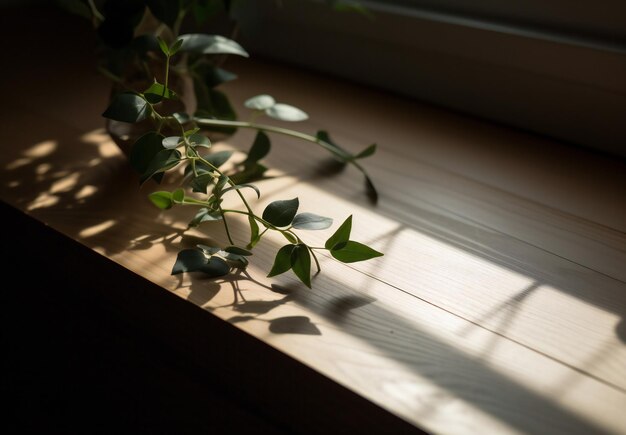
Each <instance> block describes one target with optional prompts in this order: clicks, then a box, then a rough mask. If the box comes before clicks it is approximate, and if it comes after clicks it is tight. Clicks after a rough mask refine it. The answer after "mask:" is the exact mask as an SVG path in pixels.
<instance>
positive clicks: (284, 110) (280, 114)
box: [265, 103, 309, 122]
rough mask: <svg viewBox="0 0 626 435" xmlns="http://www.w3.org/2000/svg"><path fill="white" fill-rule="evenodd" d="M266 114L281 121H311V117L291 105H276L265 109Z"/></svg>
mask: <svg viewBox="0 0 626 435" xmlns="http://www.w3.org/2000/svg"><path fill="white" fill-rule="evenodd" d="M265 113H266V114H267V115H268V116H271V117H272V118H274V119H279V120H281V121H289V122H298V121H304V120H305V119H309V115H307V114H306V113H305V112H303V111H302V110H300V109H298V108H297V107H294V106H290V105H289V104H280V103H279V104H274V105H273V106H272V107H268V108H267V109H265Z"/></svg>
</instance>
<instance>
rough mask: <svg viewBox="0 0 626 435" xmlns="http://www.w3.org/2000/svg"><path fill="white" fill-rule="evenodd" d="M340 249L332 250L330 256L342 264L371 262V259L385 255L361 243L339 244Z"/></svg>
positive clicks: (350, 241)
mask: <svg viewBox="0 0 626 435" xmlns="http://www.w3.org/2000/svg"><path fill="white" fill-rule="evenodd" d="M337 246H338V247H339V246H340V248H339V249H332V250H331V251H330V255H332V256H333V257H335V258H336V259H337V260H339V261H341V262H342V263H355V262H357V261H364V260H369V259H370V258H374V257H380V256H382V255H383V254H382V253H380V252H378V251H375V250H374V249H372V248H370V247H369V246H366V245H364V244H362V243H359V242H354V241H352V240H349V241H347V242H346V243H345V244H339V245H337Z"/></svg>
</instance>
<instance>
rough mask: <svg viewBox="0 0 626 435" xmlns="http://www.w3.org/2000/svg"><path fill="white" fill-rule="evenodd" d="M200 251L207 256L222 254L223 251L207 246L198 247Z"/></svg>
mask: <svg viewBox="0 0 626 435" xmlns="http://www.w3.org/2000/svg"><path fill="white" fill-rule="evenodd" d="M196 246H197V247H198V248H199V249H201V250H202V251H203V252H204V253H205V254H207V255H213V254H217V253H218V252H220V251H221V250H222V249H221V248H217V247H215V246H207V245H196Z"/></svg>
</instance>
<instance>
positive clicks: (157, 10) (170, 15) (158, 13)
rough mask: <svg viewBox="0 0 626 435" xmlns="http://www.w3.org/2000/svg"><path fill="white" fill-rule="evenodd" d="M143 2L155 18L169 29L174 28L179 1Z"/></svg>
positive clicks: (159, 0) (155, 0)
mask: <svg viewBox="0 0 626 435" xmlns="http://www.w3.org/2000/svg"><path fill="white" fill-rule="evenodd" d="M145 2H146V6H148V8H150V12H152V15H154V16H155V18H157V19H158V20H159V21H161V22H163V23H165V24H167V25H168V26H169V28H170V29H173V28H174V23H175V22H176V18H178V13H179V11H180V7H181V4H180V0H145Z"/></svg>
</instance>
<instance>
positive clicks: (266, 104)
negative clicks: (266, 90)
mask: <svg viewBox="0 0 626 435" xmlns="http://www.w3.org/2000/svg"><path fill="white" fill-rule="evenodd" d="M274 104H276V100H274V97H272V96H271V95H267V94H261V95H257V96H255V97H252V98H249V99H247V100H246V102H245V103H243V105H244V106H246V107H247V108H248V109H253V110H265V109H269V108H270V107H272V106H273V105H274Z"/></svg>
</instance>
